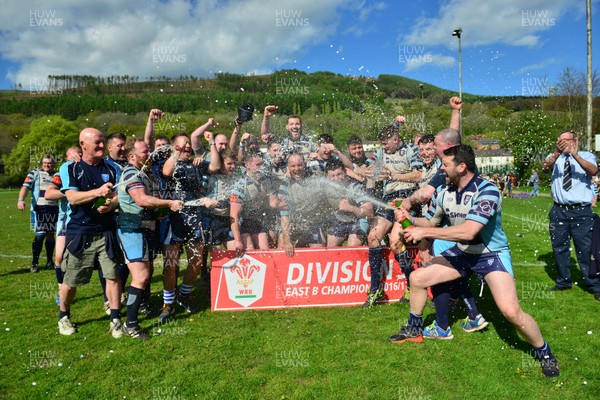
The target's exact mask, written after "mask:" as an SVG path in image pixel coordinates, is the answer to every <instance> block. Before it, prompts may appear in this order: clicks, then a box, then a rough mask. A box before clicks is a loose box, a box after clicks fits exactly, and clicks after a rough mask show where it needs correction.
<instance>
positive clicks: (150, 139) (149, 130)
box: [144, 108, 164, 151]
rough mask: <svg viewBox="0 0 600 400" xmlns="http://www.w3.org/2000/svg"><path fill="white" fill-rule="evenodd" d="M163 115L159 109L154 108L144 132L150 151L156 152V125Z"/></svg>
mask: <svg viewBox="0 0 600 400" xmlns="http://www.w3.org/2000/svg"><path fill="white" fill-rule="evenodd" d="M163 114H164V113H163V112H162V111H161V110H159V109H158V108H153V109H152V110H150V114H149V115H148V122H147V123H146V130H145V131H144V142H146V144H147V145H148V147H150V151H153V150H154V124H155V123H156V122H157V121H158V120H159V119H161V118H162V116H163Z"/></svg>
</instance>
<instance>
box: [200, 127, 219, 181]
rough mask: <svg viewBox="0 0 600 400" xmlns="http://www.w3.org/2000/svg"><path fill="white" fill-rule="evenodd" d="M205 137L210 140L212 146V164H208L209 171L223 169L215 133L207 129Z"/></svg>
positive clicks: (209, 145)
mask: <svg viewBox="0 0 600 400" xmlns="http://www.w3.org/2000/svg"><path fill="white" fill-rule="evenodd" d="M204 137H205V138H206V140H208V147H209V148H210V165H209V166H208V172H209V173H211V174H215V173H217V172H219V170H220V169H221V155H220V154H219V151H218V150H217V144H216V143H215V137H214V135H213V133H212V132H208V131H206V132H205V133H204Z"/></svg>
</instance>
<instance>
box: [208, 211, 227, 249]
mask: <svg viewBox="0 0 600 400" xmlns="http://www.w3.org/2000/svg"><path fill="white" fill-rule="evenodd" d="M202 226H203V228H204V231H205V232H208V235H209V236H207V237H208V238H210V239H209V240H208V241H207V242H206V243H210V244H213V245H217V244H223V243H227V242H229V241H231V240H233V232H231V218H230V217H218V216H212V217H206V218H204V219H203V220H202Z"/></svg>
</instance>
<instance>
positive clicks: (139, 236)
mask: <svg viewBox="0 0 600 400" xmlns="http://www.w3.org/2000/svg"><path fill="white" fill-rule="evenodd" d="M117 237H118V238H119V244H120V245H121V250H123V255H124V256H125V262H126V263H130V262H142V261H151V260H154V259H155V258H156V252H157V251H156V250H157V248H156V241H155V239H156V234H155V232H154V231H153V230H150V229H140V230H133V231H131V230H125V231H124V230H122V229H120V228H119V229H117Z"/></svg>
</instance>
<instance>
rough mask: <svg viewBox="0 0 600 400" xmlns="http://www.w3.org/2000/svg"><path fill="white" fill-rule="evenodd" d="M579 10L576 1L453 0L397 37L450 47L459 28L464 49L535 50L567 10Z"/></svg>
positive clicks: (417, 43) (418, 43)
mask: <svg viewBox="0 0 600 400" xmlns="http://www.w3.org/2000/svg"><path fill="white" fill-rule="evenodd" d="M578 8H581V1H578V0H554V1H552V2H548V1H547V0H486V1H481V0H452V1H449V2H447V3H445V4H444V5H442V6H441V7H440V10H439V15H438V16H436V17H422V18H420V19H419V20H417V21H416V23H415V25H414V26H413V28H412V31H411V32H409V33H408V34H406V35H402V36H401V37H400V38H399V43H401V44H406V45H427V46H435V45H442V46H450V45H452V43H454V42H455V41H456V39H455V38H454V37H452V35H451V34H452V31H453V30H454V29H455V28H457V27H461V28H462V30H463V36H462V38H463V40H462V45H463V46H466V47H467V46H479V45H489V44H506V45H513V46H527V47H534V46H537V45H539V44H540V42H541V39H540V34H541V32H543V31H545V30H548V29H552V27H553V26H555V25H556V24H557V23H558V20H559V19H560V18H561V16H563V15H564V14H565V13H566V12H567V11H570V10H573V9H578Z"/></svg>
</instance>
